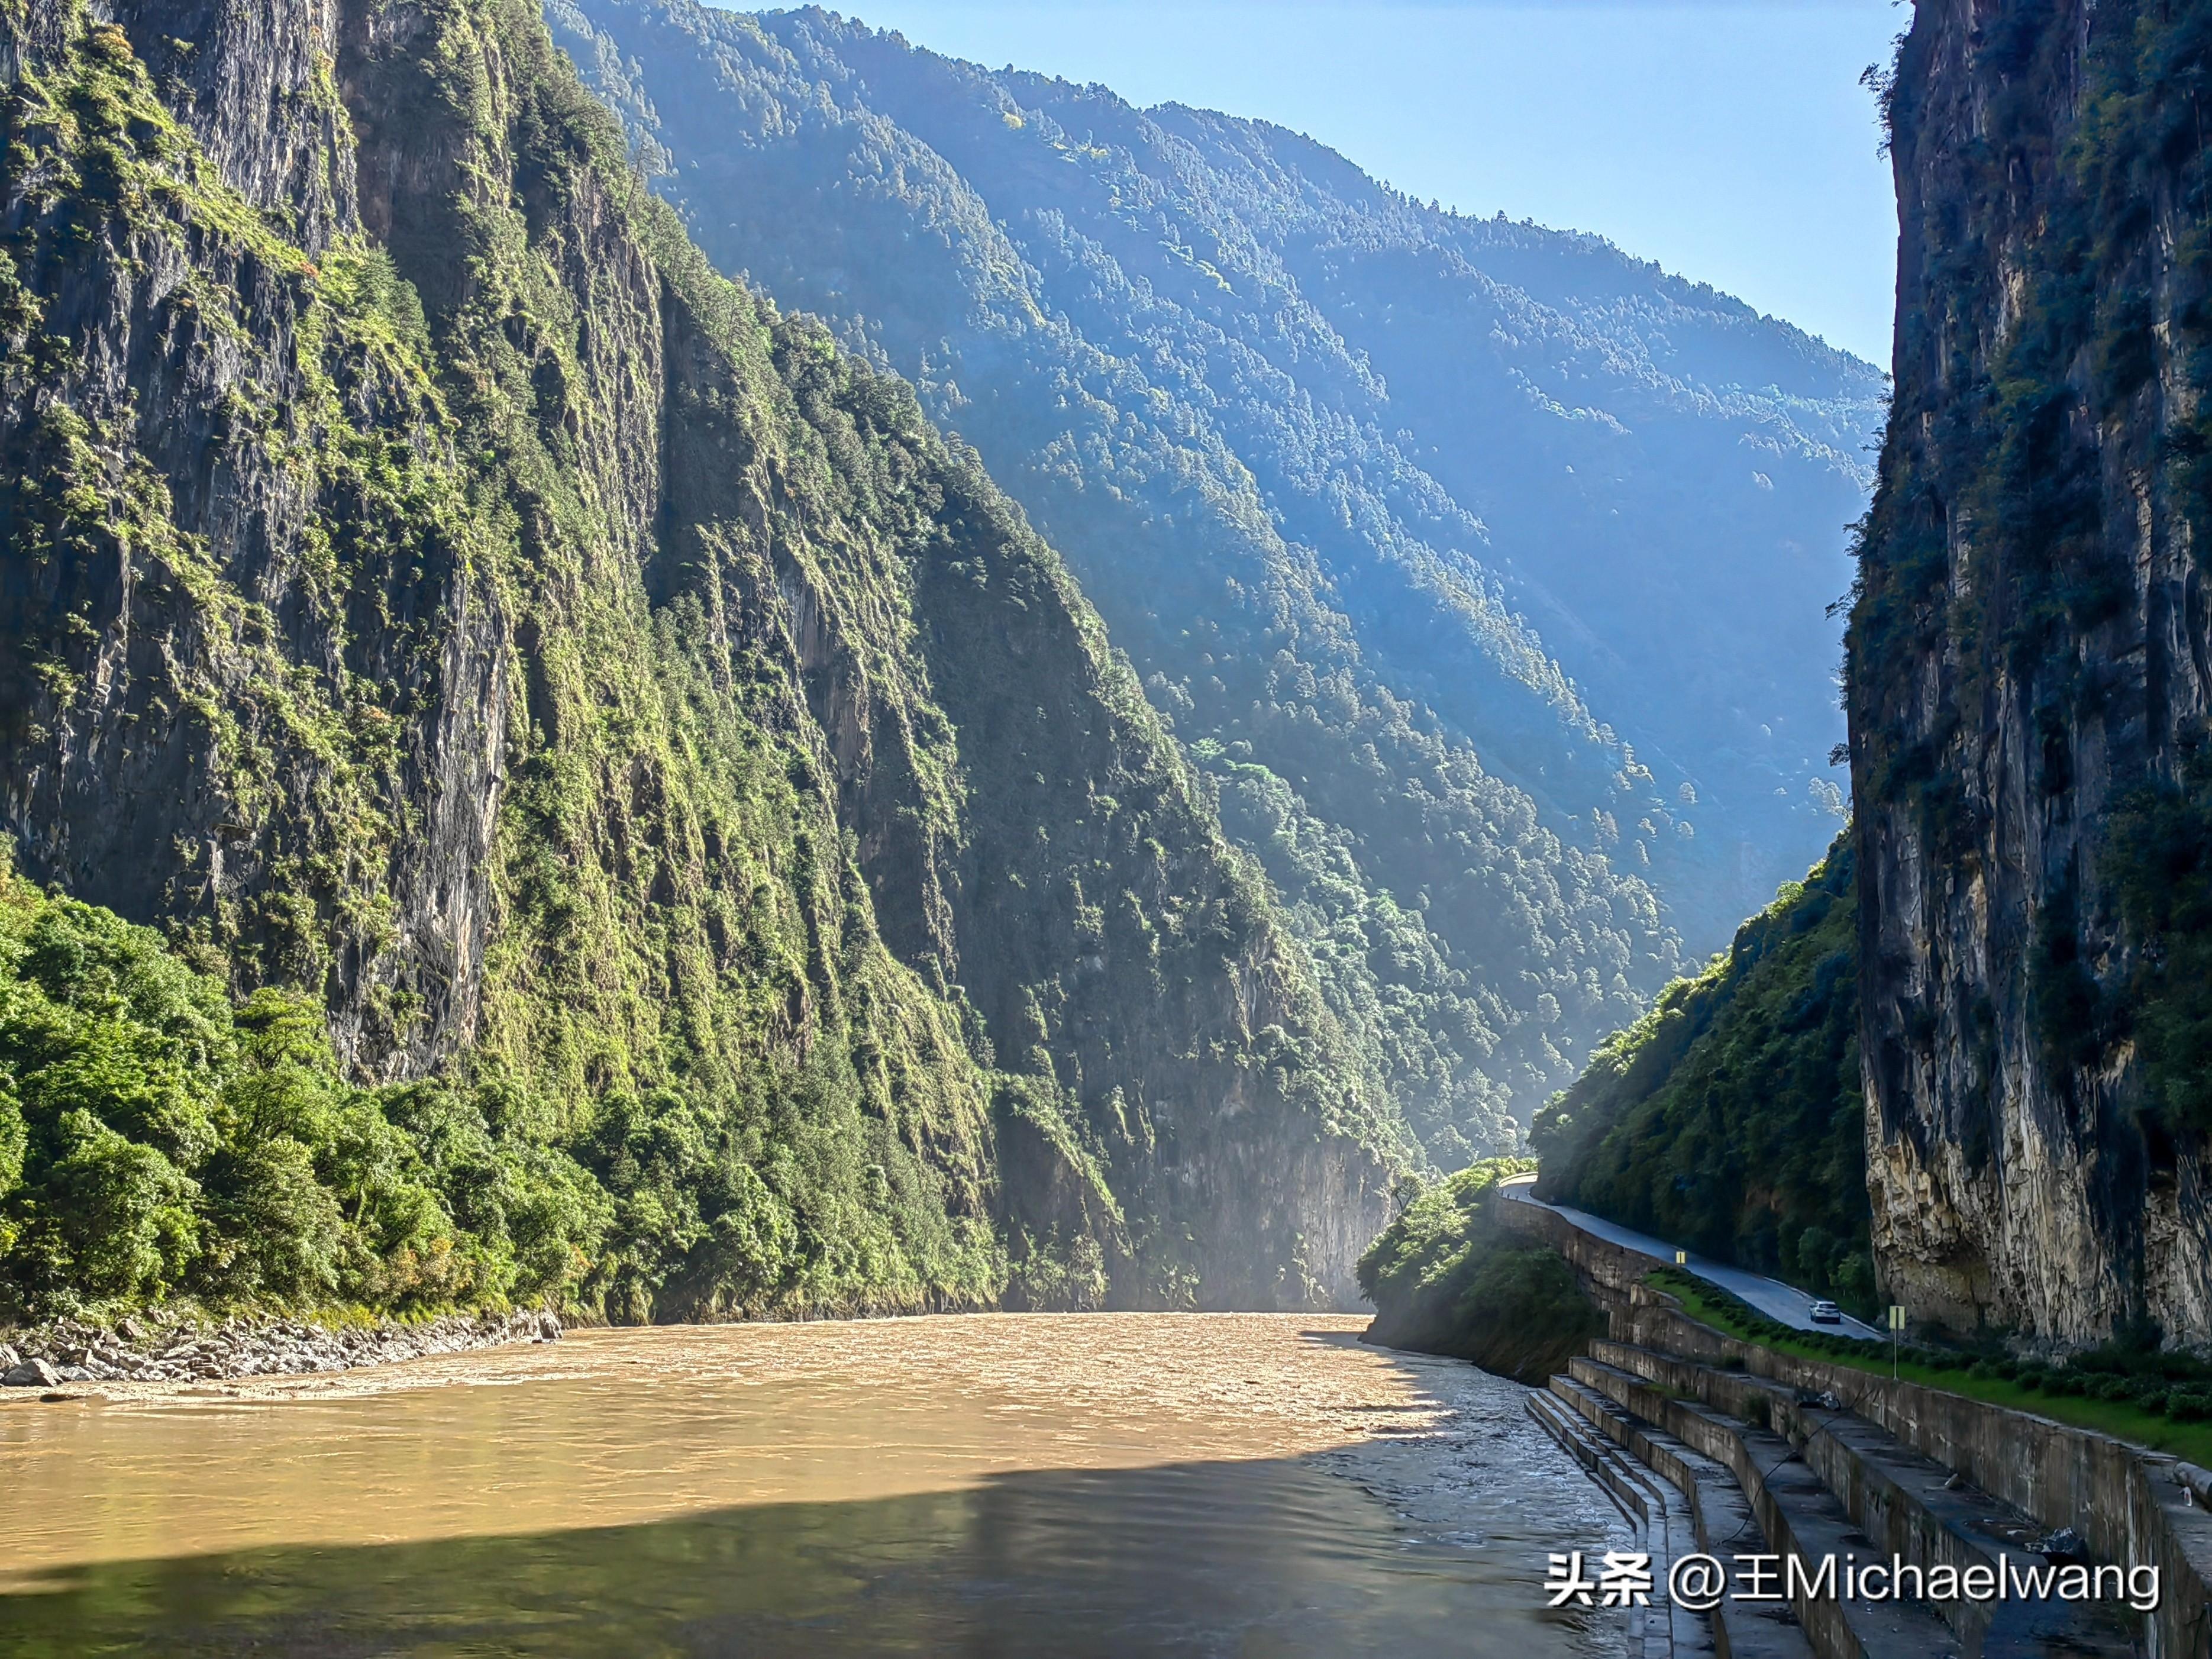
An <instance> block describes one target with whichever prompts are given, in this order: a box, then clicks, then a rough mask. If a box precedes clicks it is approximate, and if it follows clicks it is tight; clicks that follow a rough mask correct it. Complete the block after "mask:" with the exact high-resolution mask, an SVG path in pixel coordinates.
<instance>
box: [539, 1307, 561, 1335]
mask: <svg viewBox="0 0 2212 1659" xmlns="http://www.w3.org/2000/svg"><path fill="white" fill-rule="evenodd" d="M538 1340H539V1341H540V1342H558V1341H559V1340H561V1320H560V1316H558V1315H557V1314H550V1313H542V1314H540V1315H538Z"/></svg>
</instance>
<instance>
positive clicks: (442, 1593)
mask: <svg viewBox="0 0 2212 1659" xmlns="http://www.w3.org/2000/svg"><path fill="white" fill-rule="evenodd" d="M1361 1324H1362V1322H1361V1321H1359V1320H1357V1319H1348V1318H1339V1317H1328V1316H1276V1315H1235V1314H1193V1315H1172V1314H1129V1315H1119V1314H1102V1315H1069V1316H1053V1315H996V1316H993V1315H985V1316H947V1317H938V1318H928V1319H900V1320H880V1321H867V1322H852V1323H829V1322H824V1323H817V1324H805V1325H744V1326H718V1327H702V1328H661V1329H652V1330H626V1331H590V1332H576V1333H572V1334H570V1336H569V1337H568V1340H564V1341H562V1342H561V1343H558V1344H556V1345H549V1346H530V1347H515V1348H505V1349H495V1350H491V1351H488V1352H480V1353H474V1354H467V1355H458V1356H453V1357H451V1358H443V1359H434V1360H425V1361H418V1362H415V1363H413V1364H406V1365H398V1366H391V1367H386V1368H383V1369H380V1370H374V1371H362V1372H354V1373H349V1374H345V1375H342V1376H323V1377H310V1378H301V1379H295V1380H290V1381H257V1382H254V1383H240V1384H236V1385H228V1386H226V1387H222V1388H201V1389H156V1388H150V1387H131V1386H119V1387H117V1388H114V1389H109V1390H107V1391H106V1396H105V1397H101V1398H91V1399H86V1400H79V1401H69V1402H67V1403H53V1404H41V1403H38V1402H36V1401H26V1400H24V1399H22V1398H21V1394H18V1395H17V1397H16V1398H14V1399H9V1400H8V1401H6V1402H5V1403H4V1405H0V1655H4V1656H7V1659H18V1656H21V1659H30V1656H40V1659H62V1656H69V1659H75V1656H78V1655H92V1654H108V1653H118V1654H120V1653H153V1654H162V1655H215V1654H225V1655H228V1654H245V1653H251V1654H255V1655H301V1656H330V1659H339V1656H343V1659H368V1656H381V1655H408V1656H425V1659H428V1656H438V1659H446V1656H454V1659H459V1656H470V1659H479V1656H505V1655H544V1656H560V1659H566V1656H591V1659H629V1656H638V1659H658V1656H671V1659H673V1656H685V1659H691V1656H733V1659H734V1656H746V1659H754V1656H759V1659H784V1656H791V1659H799V1656H808V1659H817V1656H818V1659H842V1656H847V1655H858V1654H902V1655H903V1654H914V1655H950V1656H975V1659H983V1656H993V1659H996V1656H1007V1659H1013V1656H1026V1655H1056V1656H1073V1659H1088V1656H1093V1655H1096V1656H1100V1659H1105V1656H1116V1659H1119V1656H1142V1655H1152V1654H1159V1655H1175V1656H1192V1659H1199V1656H1206V1659H1212V1656H1240V1659H1241V1656H1277V1655H1280V1656H1285V1659H1304V1656H1312V1659H1334V1656H1343V1655H1355V1654H1375V1655H1390V1656H1414V1655H1428V1654H1438V1655H1466V1656H1476V1659H1491V1656H1496V1659H1542V1656H1550V1655H1559V1656H1574V1659H1611V1656H1614V1655H1617V1654H1619V1653H1620V1651H1621V1648H1622V1635H1623V1630H1622V1626H1621V1625H1620V1618H1621V1615H1620V1614H1618V1613H1579V1614H1573V1613H1547V1612H1546V1611H1545V1610H1544V1609H1543V1601H1544V1596H1543V1594H1542V1591H1541V1582H1542V1579H1543V1577H1544V1572H1545V1557H1546V1555H1547V1553H1550V1552H1552V1551H1553V1550H1562V1549H1582V1550H1584V1551H1589V1550H1603V1549H1606V1548H1608V1547H1612V1548H1619V1547H1624V1546H1625V1544H1626V1533H1625V1531H1624V1529H1623V1528H1621V1526H1620V1522H1619V1520H1618V1518H1617V1516H1614V1515H1613V1511H1612V1510H1610V1509H1609V1508H1607V1506H1606V1505H1605V1504H1604V1503H1603V1501H1602V1499H1601V1498H1600V1497H1599V1495H1598V1494H1597V1492H1596V1490H1595V1488H1594V1487H1592V1486H1589V1484H1588V1483H1587V1482H1586V1481H1585V1480H1583V1476H1582V1475H1581V1474H1580V1472H1579V1471H1577V1469H1575V1468H1574V1467H1573V1466H1572V1465H1571V1464H1570V1463H1569V1462H1567V1461H1566V1459H1565V1456H1564V1455H1562V1454H1561V1453H1559V1451H1558V1450H1557V1449H1555V1448H1554V1447H1553V1445H1552V1443H1550V1441H1548V1440H1547V1439H1546V1438H1545V1437H1543V1436H1542V1434H1541V1433H1540V1432H1539V1431H1537V1430H1536V1429H1535V1427H1534V1425H1532V1424H1531V1423H1529V1421H1528V1419H1527V1417H1526V1415H1525V1413H1523V1411H1522V1404H1521V1398H1522V1389H1519V1388H1518V1387H1517V1386H1516V1385H1515V1384H1513V1383H1508V1382H1504V1381H1502V1380H1500V1379H1498V1378H1496V1377H1492V1376H1487V1375H1486V1374H1484V1373H1483V1372H1480V1371H1479V1370H1474V1369H1473V1368H1472V1367H1469V1366H1466V1365H1462V1364H1458V1363H1456V1362H1453V1361H1448V1360H1434V1359H1426V1358H1419V1357H1415V1356H1408V1355H1401V1354H1394V1353H1390V1352H1385V1351H1380V1350H1376V1349H1372V1348H1369V1347H1366V1346H1363V1345H1362V1344H1360V1343H1359V1342H1358V1340H1356V1338H1355V1333H1356V1332H1357V1331H1358V1329H1359V1328H1360V1326H1361ZM22 1392H24V1393H27V1391H22Z"/></svg>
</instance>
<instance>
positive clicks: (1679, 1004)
mask: <svg viewBox="0 0 2212 1659" xmlns="http://www.w3.org/2000/svg"><path fill="white" fill-rule="evenodd" d="M1865 1122H1866V1110H1865V1104H1864V1098H1863V1092H1862V1090H1861V1088H1860V1083H1859V1040H1858V882H1857V874H1856V870H1855V859H1854V855H1853V853H1852V850H1851V843H1850V836H1849V834H1848V832H1846V834H1845V835H1844V836H1839V837H1838V839H1837V842H1836V844H1835V846H1834V847H1832V848H1830V849H1829V853H1828V856H1827V857H1826V859H1825V860H1822V861H1821V862H1820V865H1819V866H1816V867H1815V868H1814V870H1813V872H1812V873H1811V874H1809V875H1808V876H1807V877H1806V878H1805V879H1804V881H1802V883H1798V884H1793V885H1791V886H1790V887H1787V888H1784V890H1783V891H1782V892H1781V894H1780V895H1779V896H1778V897H1777V898H1776V899H1775V902H1773V903H1772V904H1771V905H1770V906H1768V907H1767V908H1766V909H1765V910H1764V911H1763V912H1761V913H1760V914H1759V915H1756V916H1753V918H1752V919H1751V920H1750V921H1747V922H1745V923H1744V925H1743V926H1742V927H1741V928H1739V929H1738V930H1737V931H1736V936H1735V943H1734V944H1733V945H1730V947H1729V950H1728V951H1727V952H1726V954H1724V955H1723V956H1719V957H1715V958H1714V959H1713V961H1712V962H1711V963H1710V964H1709V965H1708V966H1707V967H1706V969H1705V971H1704V972H1703V973H1701V974H1699V975H1697V976H1696V977H1694V978H1692V979H1683V980H1679V981H1676V982H1675V983H1674V984H1673V985H1670V986H1668V987H1667V989H1666V990H1665V991H1664V992H1662V994H1660V997H1659V999H1658V1001H1657V1002H1656V1005H1655V1006H1653V1008H1652V1010H1651V1012H1650V1013H1648V1014H1646V1015H1645V1016H1644V1018H1642V1019H1640V1020H1638V1022H1637V1023H1636V1024H1633V1025H1632V1026H1630V1027H1628V1028H1627V1029H1626V1030H1622V1031H1620V1032H1617V1033H1615V1034H1614V1036H1613V1037H1612V1038H1610V1039H1609V1040H1608V1041H1607V1042H1606V1043H1605V1044H1604V1046H1603V1047H1601V1048H1600V1049H1599V1050H1598V1052H1597V1054H1595V1057H1594V1058H1593V1059H1592V1060H1591V1061H1590V1065H1589V1070H1588V1071H1586V1072H1584V1073H1583V1075H1582V1076H1581V1077H1580V1078H1578V1079H1576V1080H1575V1084H1574V1086H1573V1087H1572V1088H1570V1089H1568V1090H1566V1091H1564V1092H1563V1093H1561V1094H1559V1096H1557V1097H1554V1098H1553V1100H1552V1101H1551V1102H1549V1103H1547V1105H1546V1106H1545V1107H1544V1109H1542V1110H1541V1111H1540V1112H1538V1113H1537V1114H1536V1122H1535V1126H1534V1133H1533V1135H1532V1136H1531V1140H1532V1143H1533V1149H1534V1152H1536V1154H1537V1156H1538V1158H1541V1160H1542V1176H1541V1180H1540V1182H1539V1183H1538V1191H1539V1194H1540V1195H1541V1196H1542V1197H1545V1198H1547V1199H1550V1200H1553V1201H1554V1202H1556V1203H1563V1204H1572V1205H1575V1206H1578V1207H1579V1208H1582V1209H1586V1210H1589V1211H1591V1212H1594V1213H1595V1214H1598V1215H1601V1216H1607V1217H1610V1218H1612V1219H1613V1220H1615V1221H1620V1222H1624V1223H1626V1224H1627V1225H1630V1226H1632V1227H1636V1228H1639V1229H1641V1230H1643V1231H1647V1232H1650V1233H1653V1234H1655V1235H1656V1236H1657V1237H1661V1238H1665V1239H1670V1240H1672V1241H1674V1243H1679V1244H1682V1245H1685V1246H1686V1247H1687V1248H1689V1249H1694V1250H1696V1251H1698V1252H1699V1254H1700V1255H1706V1256H1710V1257H1711V1258H1712V1259H1713V1260H1715V1261H1733V1262H1735V1263H1736V1264H1737V1265H1739V1266H1741V1267H1749V1268H1752V1269H1753V1270H1755V1271H1757V1272H1759V1273H1772V1274H1776V1275H1778V1276H1779V1277H1780V1278H1783V1279H1787V1280H1789V1281H1790V1283H1791V1284H1793V1285H1802V1286H1803V1287H1804V1288H1806V1289H1807V1290H1810V1291H1818V1292H1820V1293H1821V1294H1823V1295H1832V1296H1834V1297H1837V1298H1838V1299H1839V1300H1841V1301H1843V1302H1844V1303H1846V1304H1849V1305H1850V1307H1851V1308H1852V1309H1853V1310H1855V1311H1857V1312H1860V1313H1871V1312H1872V1310H1873V1308H1874V1304H1875V1272H1874V1261H1873V1258H1872V1256H1871V1255H1870V1254H1869V1249H1868V1225H1869V1223H1868V1212H1867V1190H1866V1129H1865Z"/></svg>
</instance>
